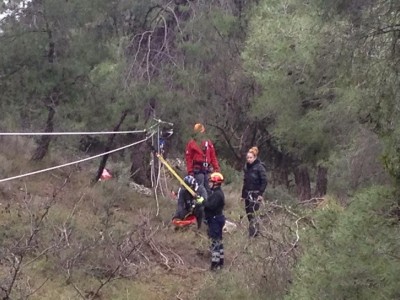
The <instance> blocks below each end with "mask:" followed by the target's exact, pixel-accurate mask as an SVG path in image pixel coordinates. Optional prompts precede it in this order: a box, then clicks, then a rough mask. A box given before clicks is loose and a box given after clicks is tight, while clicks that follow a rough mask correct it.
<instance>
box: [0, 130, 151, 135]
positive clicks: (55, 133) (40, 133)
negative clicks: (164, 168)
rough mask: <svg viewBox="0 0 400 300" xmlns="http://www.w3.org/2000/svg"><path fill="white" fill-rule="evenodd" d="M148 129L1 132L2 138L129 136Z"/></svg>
mask: <svg viewBox="0 0 400 300" xmlns="http://www.w3.org/2000/svg"><path fill="white" fill-rule="evenodd" d="M146 131H147V130H146V129H142V130H128V131H93V132H0V136H6V135H12V136H23V135H24V136H25V135H29V136H33V135H85V134H87V135H90V134H92V135H101V134H127V133H144V132H146Z"/></svg>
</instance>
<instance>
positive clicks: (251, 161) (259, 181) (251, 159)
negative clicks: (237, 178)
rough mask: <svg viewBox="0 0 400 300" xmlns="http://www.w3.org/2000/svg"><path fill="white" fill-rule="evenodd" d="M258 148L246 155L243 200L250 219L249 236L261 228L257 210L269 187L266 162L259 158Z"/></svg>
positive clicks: (252, 149) (255, 233) (252, 235)
mask: <svg viewBox="0 0 400 300" xmlns="http://www.w3.org/2000/svg"><path fill="white" fill-rule="evenodd" d="M257 156H258V148H257V147H252V148H250V150H249V151H248V152H247V155H246V161H247V162H246V165H245V166H244V180H243V188H242V200H244V202H245V210H246V215H247V219H248V220H249V236H250V237H255V236H257V235H258V234H259V231H260V228H259V226H260V225H259V223H258V221H257V218H256V216H255V215H256V212H257V211H258V210H259V209H260V204H261V203H262V201H263V194H264V192H265V189H266V188H267V171H266V169H265V165H264V163H262V162H261V161H260V160H259V159H258V158H257Z"/></svg>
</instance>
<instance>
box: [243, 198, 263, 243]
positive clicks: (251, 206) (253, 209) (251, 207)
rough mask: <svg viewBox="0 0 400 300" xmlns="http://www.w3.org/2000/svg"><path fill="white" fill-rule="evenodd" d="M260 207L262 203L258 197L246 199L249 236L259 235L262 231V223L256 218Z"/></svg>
mask: <svg viewBox="0 0 400 300" xmlns="http://www.w3.org/2000/svg"><path fill="white" fill-rule="evenodd" d="M259 209H260V203H259V202H258V201H257V197H252V196H250V197H247V198H246V199H245V210H246V215H247V219H248V220H249V236H250V237H254V236H257V235H258V233H259V231H260V224H259V223H258V220H257V218H256V213H257V211H258V210H259Z"/></svg>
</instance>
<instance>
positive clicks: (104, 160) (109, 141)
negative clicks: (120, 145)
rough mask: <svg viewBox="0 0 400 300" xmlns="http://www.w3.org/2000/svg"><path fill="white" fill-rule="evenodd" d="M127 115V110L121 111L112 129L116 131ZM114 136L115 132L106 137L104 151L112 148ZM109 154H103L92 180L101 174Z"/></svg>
mask: <svg viewBox="0 0 400 300" xmlns="http://www.w3.org/2000/svg"><path fill="white" fill-rule="evenodd" d="M127 115H128V111H124V112H123V113H122V115H121V118H120V119H119V122H118V124H117V125H116V126H115V127H114V129H113V131H118V130H119V128H120V127H121V125H122V123H123V122H124V120H125V118H126V116H127ZM114 138H115V134H112V135H110V137H109V138H108V141H107V144H106V147H105V149H104V152H108V151H110V150H111V149H112V147H113V143H114ZM109 156H110V154H105V155H103V158H102V159H101V162H100V165H99V168H98V170H97V175H96V178H95V179H94V182H97V181H99V179H100V177H101V174H102V173H103V170H104V168H105V166H106V164H107V160H108V157H109Z"/></svg>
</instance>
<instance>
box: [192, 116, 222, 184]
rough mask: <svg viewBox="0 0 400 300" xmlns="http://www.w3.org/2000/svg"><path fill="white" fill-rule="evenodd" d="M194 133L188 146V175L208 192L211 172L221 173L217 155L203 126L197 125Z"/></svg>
mask: <svg viewBox="0 0 400 300" xmlns="http://www.w3.org/2000/svg"><path fill="white" fill-rule="evenodd" d="M193 131H194V134H193V136H192V139H191V140H190V141H189V142H188V143H187V145H186V152H185V159H186V168H187V173H188V175H192V176H194V177H195V178H196V180H197V182H198V183H199V185H203V186H204V187H205V188H206V189H207V190H208V189H209V187H208V175H209V174H210V173H211V172H220V167H219V163H218V159H217V154H216V152H215V148H214V145H213V143H212V142H211V140H209V139H207V138H206V137H205V128H204V125H203V124H201V123H197V124H195V125H194V128H193Z"/></svg>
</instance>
